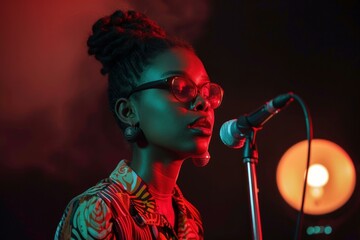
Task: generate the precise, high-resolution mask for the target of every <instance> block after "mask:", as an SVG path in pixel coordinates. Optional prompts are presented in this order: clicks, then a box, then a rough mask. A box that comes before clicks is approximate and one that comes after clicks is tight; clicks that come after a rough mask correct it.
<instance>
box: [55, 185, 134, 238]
mask: <svg viewBox="0 0 360 240" xmlns="http://www.w3.org/2000/svg"><path fill="white" fill-rule="evenodd" d="M126 196H127V194H126V193H125V192H123V191H122V189H121V188H120V187H118V186H117V185H116V184H115V183H113V182H111V181H110V180H109V179H104V180H102V181H100V182H98V183H97V184H96V185H95V186H93V187H91V188H89V189H87V190H86V191H84V192H83V193H81V194H79V195H78V196H76V197H74V198H73V199H72V200H71V201H70V202H69V203H68V205H67V207H66V209H65V211H64V213H63V216H62V218H61V221H60V222H59V224H58V227H57V231H56V234H55V236H56V237H55V239H70V238H67V236H68V237H71V236H78V238H77V239H87V237H88V236H90V235H91V236H92V237H94V236H96V237H99V238H101V239H102V238H104V239H108V237H109V238H111V237H112V234H114V233H113V221H112V219H113V218H116V217H117V216H118V215H119V213H121V214H122V215H126V212H127V210H126V209H128V207H127V206H126V205H127V204H128V203H127V201H126V199H127V197H126ZM124 213H125V214H124ZM89 234H90V235H89ZM95 239H97V238H95Z"/></svg>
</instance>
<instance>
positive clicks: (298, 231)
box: [291, 93, 313, 240]
mask: <svg viewBox="0 0 360 240" xmlns="http://www.w3.org/2000/svg"><path fill="white" fill-rule="evenodd" d="M291 96H292V97H293V99H294V100H296V101H297V102H298V103H299V104H300V106H301V108H302V110H303V112H304V116H305V124H306V136H307V141H308V150H307V160H306V171H305V178H304V185H303V192H302V198H301V207H300V211H299V213H298V216H297V221H296V228H295V236H294V240H300V239H301V233H302V227H303V217H304V204H305V195H306V183H307V178H308V172H309V171H308V170H309V166H310V152H311V141H312V139H313V127H312V120H311V116H310V112H309V109H308V107H307V106H306V104H305V102H304V101H303V100H302V99H301V98H300V97H299V96H298V95H296V94H293V93H291Z"/></svg>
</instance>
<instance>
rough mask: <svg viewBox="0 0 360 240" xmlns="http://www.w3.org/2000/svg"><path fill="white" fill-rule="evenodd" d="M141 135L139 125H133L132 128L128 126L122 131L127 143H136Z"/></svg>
mask: <svg viewBox="0 0 360 240" xmlns="http://www.w3.org/2000/svg"><path fill="white" fill-rule="evenodd" d="M141 133H142V130H141V128H140V127H139V124H138V123H137V124H135V125H134V126H128V127H127V128H125V130H124V137H125V139H126V140H127V141H128V142H131V143H133V142H136V141H137V140H138V139H139V137H140V135H141Z"/></svg>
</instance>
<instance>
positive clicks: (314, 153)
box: [276, 139, 356, 215]
mask: <svg viewBox="0 0 360 240" xmlns="http://www.w3.org/2000/svg"><path fill="white" fill-rule="evenodd" d="M307 148H308V142H307V140H304V141H301V142H299V143H297V144H295V145H293V146H292V147H291V148H289V149H288V150H287V151H286V152H285V153H284V155H283V156H282V158H281V159H280V161H279V164H278V166H277V171H276V181H277V186H278V189H279V192H280V194H281V196H282V197H283V198H284V200H285V201H286V202H287V203H288V204H289V205H290V206H291V207H293V208H294V209H296V210H300V207H301V199H302V191H303V184H304V178H305V173H306V172H305V171H306V161H307V159H306V158H307ZM308 171H309V172H308V179H307V186H306V195H305V196H306V197H305V204H304V212H305V213H306V214H311V215H321V214H327V213H330V212H333V211H335V210H336V209H338V208H340V207H342V206H343V205H344V204H345V203H346V202H347V201H348V200H349V198H350V197H351V195H352V194H353V192H354V189H355V183H356V173H355V167H354V164H353V161H352V160H351V158H350V157H349V155H348V154H347V153H346V152H345V151H344V150H343V149H342V148H341V147H340V146H339V145H337V144H335V143H333V142H331V141H328V140H324V139H313V140H312V142H311V156H310V166H309V170H308Z"/></svg>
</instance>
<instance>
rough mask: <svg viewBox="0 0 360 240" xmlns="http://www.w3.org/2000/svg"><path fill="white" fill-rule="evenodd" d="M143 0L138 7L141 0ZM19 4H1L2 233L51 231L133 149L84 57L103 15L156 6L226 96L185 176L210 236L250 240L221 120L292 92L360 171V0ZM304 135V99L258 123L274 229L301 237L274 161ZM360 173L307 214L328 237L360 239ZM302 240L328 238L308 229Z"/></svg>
mask: <svg viewBox="0 0 360 240" xmlns="http://www.w3.org/2000/svg"><path fill="white" fill-rule="evenodd" d="M129 2H131V3H129ZM129 2H125V1H113V0H112V1H110V0H107V1H103V0H102V1H99V0H91V1H89V0H87V1H85V0H81V1H75V2H70V1H69V2H68V1H60V0H58V1H44V0H34V1H31V2H29V1H24V0H22V1H16V2H15V1H14V2H9V1H8V2H6V3H2V6H1V8H0V9H1V10H0V14H1V15H0V16H1V22H0V27H1V37H0V80H1V81H0V159H1V162H0V178H1V179H0V187H1V192H0V213H1V223H0V226H1V227H0V229H1V231H0V232H1V239H52V238H53V235H54V232H55V229H56V226H57V223H58V222H59V220H60V218H61V214H62V212H63V210H64V209H65V206H66V204H67V203H68V201H69V200H70V199H71V198H72V197H74V196H75V195H77V194H79V193H81V192H82V191H84V190H85V189H87V188H88V187H90V186H92V185H93V184H95V183H96V182H97V181H98V180H100V179H102V178H104V177H106V176H108V175H109V173H110V172H111V171H112V170H113V168H114V167H115V165H116V164H117V162H118V161H119V160H120V159H122V158H126V157H128V156H129V148H128V147H127V145H126V144H125V143H124V141H123V140H122V138H121V137H122V136H121V133H120V131H119V130H118V128H117V127H116V125H115V121H114V120H113V119H112V116H111V114H110V112H109V110H108V107H107V100H106V94H105V88H106V79H105V78H104V77H102V76H101V75H100V73H99V70H100V65H99V64H98V63H97V62H96V61H95V60H94V59H93V58H91V57H88V56H87V54H86V39H87V36H88V34H89V33H90V29H91V25H92V23H93V22H94V21H95V20H97V19H98V18H99V17H101V16H103V15H106V14H110V13H112V12H113V11H114V10H115V9H116V8H134V9H137V10H141V11H145V12H146V13H147V14H148V15H149V16H150V17H152V18H154V19H155V20H156V21H158V22H159V23H160V24H161V25H163V26H164V27H165V28H166V29H167V30H168V31H169V32H170V33H176V34H178V35H181V36H183V37H184V38H186V39H188V40H189V41H191V42H192V43H193V44H194V46H195V48H196V49H197V53H198V55H199V56H200V57H201V58H202V60H203V62H204V64H205V66H206V68H207V71H208V74H209V75H210V77H211V78H212V80H213V81H214V82H218V83H220V84H221V85H222V86H223V88H224V90H225V96H224V101H223V105H222V106H221V107H220V108H219V109H218V110H217V119H216V125H215V130H214V136H213V139H212V142H211V147H210V153H211V156H212V159H211V162H210V163H209V165H208V166H207V167H205V168H196V167H194V166H193V165H192V164H191V162H185V163H184V168H183V171H182V172H181V174H180V176H179V180H178V184H179V185H180V187H181V188H182V190H183V193H184V194H185V196H186V197H187V198H188V199H189V200H190V201H192V202H193V203H194V205H196V206H197V207H198V209H199V210H200V212H201V213H202V216H203V221H204V227H205V231H206V232H205V239H251V221H250V215H249V209H250V206H249V202H248V190H247V187H248V186H247V184H248V181H247V175H246V171H245V165H244V164H243V163H242V159H241V157H242V154H241V150H235V149H230V148H228V147H226V146H225V145H223V144H222V143H221V140H220V138H219V136H218V132H219V129H220V127H221V125H222V123H223V122H225V121H227V120H229V119H233V118H235V117H238V116H240V115H241V114H245V113H248V112H251V111H253V110H255V109H256V108H258V107H259V106H261V105H262V104H263V103H265V102H266V101H268V100H270V99H272V98H273V97H275V96H277V95H279V94H282V93H285V92H289V91H292V92H294V93H295V94H297V95H298V96H300V97H301V99H303V101H304V102H305V103H306V105H307V106H308V109H309V111H310V114H311V117H312V120H313V131H314V138H322V139H327V140H330V141H333V142H335V143H337V144H338V145H340V146H341V147H342V148H343V149H344V150H345V151H346V152H347V153H348V154H349V155H350V156H351V158H352V159H353V161H354V165H355V167H356V173H357V175H359V150H358V149H359V148H358V137H359V112H360V110H359V94H358V87H357V85H358V83H357V81H358V80H359V77H360V73H359V66H360V64H359V63H360V57H359V53H360V44H359V42H360V31H359V26H360V25H359V21H360V19H359V18H360V17H359V16H360V15H359V10H360V7H359V2H358V1H351V0H348V1H347V0H345V1H335V0H330V1H322V0H320V1H271V2H269V1H239V0H228V1H215V0H214V1H210V0H201V1H190V0H189V1H180V0H179V1H140V0H138V1H129ZM304 139H306V128H305V119H304V114H303V112H302V109H301V108H300V105H299V104H298V103H297V102H295V103H292V104H291V105H290V106H289V107H288V108H286V109H284V110H283V111H282V112H281V113H280V114H278V115H277V116H275V117H274V118H273V119H271V121H269V122H268V123H266V125H265V127H264V128H263V129H262V130H261V131H260V132H259V133H258V136H257V145H258V152H259V163H258V164H257V177H258V186H259V189H260V191H259V201H260V213H261V221H262V229H263V237H264V239H293V237H294V231H295V224H296V218H297V212H296V211H295V210H294V209H292V208H291V207H290V206H289V205H287V204H286V203H285V202H284V200H283V199H282V198H281V196H280V193H279V191H278V190H277V187H276V167H277V164H278V162H279V160H280V158H281V156H282V155H283V153H284V152H285V151H286V150H287V149H288V148H289V147H291V146H292V145H294V144H295V143H297V142H299V141H301V140H304ZM359 202H360V195H359V180H358V179H357V185H356V189H355V192H354V194H353V195H352V197H351V198H350V200H349V201H348V202H347V203H346V204H345V205H344V206H343V207H342V208H340V209H339V210H336V211H335V212H332V213H330V214H326V215H323V216H309V215H306V216H305V218H304V227H303V229H304V231H305V230H306V228H307V227H308V226H316V225H322V226H324V225H330V226H332V227H333V233H332V234H331V235H330V237H328V239H360V230H359V228H358V226H359V225H360V217H359V214H360V210H359V207H358V206H359ZM303 239H326V236H325V235H319V236H315V237H311V236H307V235H306V234H304V235H303Z"/></svg>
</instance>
